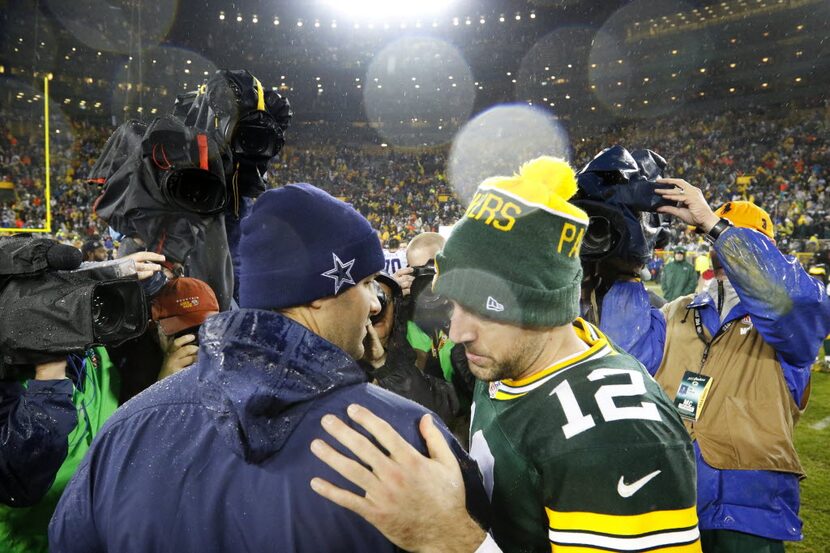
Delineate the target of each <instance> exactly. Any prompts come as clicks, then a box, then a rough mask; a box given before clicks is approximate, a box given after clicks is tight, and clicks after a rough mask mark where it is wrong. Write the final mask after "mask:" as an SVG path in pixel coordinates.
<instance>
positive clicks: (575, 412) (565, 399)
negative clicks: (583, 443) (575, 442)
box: [550, 380, 597, 439]
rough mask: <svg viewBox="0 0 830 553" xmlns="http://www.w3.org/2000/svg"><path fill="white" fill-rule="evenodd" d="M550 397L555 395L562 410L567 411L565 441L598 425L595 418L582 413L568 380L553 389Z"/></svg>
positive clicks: (563, 429) (564, 430)
mask: <svg viewBox="0 0 830 553" xmlns="http://www.w3.org/2000/svg"><path fill="white" fill-rule="evenodd" d="M550 395H555V396H556V397H557V398H559V403H560V404H561V405H562V410H563V411H565V418H566V419H568V422H567V424H565V425H564V426H563V427H562V432H564V433H565V439H570V438H572V437H573V436H576V435H577V434H579V433H581V432H585V431H586V430H588V429H590V428H593V427H595V426H596V425H597V423H595V422H594V417H592V416H591V415H585V414H583V413H582V409H580V408H579V403H577V401H576V396H575V395H574V391H573V390H572V389H571V385H570V384H568V381H567V380H563V381H562V382H561V383H560V384H559V386H557V387H556V388H554V389H553V391H552V392H551V393H550Z"/></svg>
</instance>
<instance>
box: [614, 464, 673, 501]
mask: <svg viewBox="0 0 830 553" xmlns="http://www.w3.org/2000/svg"><path fill="white" fill-rule="evenodd" d="M661 472H662V471H660V470H655V471H654V472H652V473H651V474H646V475H645V476H643V477H642V478H640V479H639V480H637V481H636V482H632V483H631V484H626V483H625V480H624V479H625V477H624V476H620V481H619V482H618V483H617V493H618V494H620V497H631V496H632V495H634V494H635V493H637V492H638V491H639V490H640V488H642V487H643V486H645V485H646V484H648V483H649V482H650V481H651V480H652V479H653V478H654V477H655V476H657V475H658V474H660V473H661Z"/></svg>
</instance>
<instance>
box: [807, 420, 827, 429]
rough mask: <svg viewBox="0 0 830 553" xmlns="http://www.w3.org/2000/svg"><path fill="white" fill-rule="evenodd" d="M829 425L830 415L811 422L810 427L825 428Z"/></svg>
mask: <svg viewBox="0 0 830 553" xmlns="http://www.w3.org/2000/svg"><path fill="white" fill-rule="evenodd" d="M828 426H830V417H824V418H823V419H821V420H820V421H818V422H814V423H813V424H811V425H810V428H812V429H813V430H824V429H825V428H827V427H828Z"/></svg>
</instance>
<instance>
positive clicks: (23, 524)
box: [0, 236, 164, 552]
mask: <svg viewBox="0 0 830 553" xmlns="http://www.w3.org/2000/svg"><path fill="white" fill-rule="evenodd" d="M44 258H45V259H44ZM163 260H164V257H163V256H161V255H158V254H154V253H149V252H142V253H138V254H135V255H133V256H130V257H129V258H128V259H127V260H126V261H122V262H121V264H120V267H129V268H130V270H134V274H135V275H136V276H134V277H131V279H135V278H136V277H137V278H139V279H146V278H149V277H150V276H151V275H153V274H154V273H155V272H157V271H159V270H160V269H161V266H160V265H159V264H158V263H159V262H161V261H163ZM80 261H81V255H80V252H78V250H76V249H75V248H72V247H70V246H63V245H60V244H57V243H56V242H53V241H51V240H47V239H32V238H29V237H27V236H23V237H13V238H8V239H0V274H2V275H3V283H2V289H0V298H2V299H3V306H4V315H5V316H6V318H5V320H4V321H3V325H4V327H5V328H4V329H3V331H2V332H1V333H0V334H2V336H3V338H2V348H0V349H2V351H0V353H2V379H0V445H2V448H0V502H2V503H3V505H1V506H0V543H3V544H4V547H5V549H4V551H11V552H16V551H21V552H23V551H25V552H37V551H44V552H45V551H47V537H46V530H47V527H48V523H49V519H50V518H51V516H52V512H53V511H54V508H55V505H56V504H57V501H58V499H59V498H60V495H61V493H62V492H63V489H64V487H65V486H66V483H67V482H68V481H69V479H70V478H71V476H72V475H73V474H74V472H75V470H76V468H77V466H78V465H79V464H80V461H81V459H82V458H83V456H84V455H85V453H86V451H87V449H88V448H89V445H90V443H91V442H92V440H93V438H94V437H95V435H96V434H97V432H98V430H99V429H100V428H101V426H102V425H103V424H104V422H105V421H106V420H107V418H109V416H110V415H111V414H112V413H113V412H114V411H115V409H116V408H117V407H118V399H117V398H118V380H119V378H118V376H117V375H116V374H115V373H114V371H113V366H112V363H111V361H110V359H109V355H108V353H107V350H106V348H105V347H103V346H101V345H92V346H90V345H88V344H89V343H90V342H91V343H92V344H96V343H97V344H101V343H104V341H105V340H99V339H97V337H89V338H88V339H85V340H83V341H84V343H85V345H80V342H77V341H78V340H80V338H78V336H79V334H78V332H80V331H78V330H77V329H78V328H84V327H85V325H86V324H87V321H83V320H63V319H61V317H62V316H64V315H66V314H67V313H68V314H77V316H78V317H83V314H86V315H87V316H90V317H92V318H94V319H95V321H93V325H97V324H100V325H110V327H112V328H114V326H113V325H115V324H117V321H119V320H120V321H122V322H124V321H126V322H128V323H138V324H139V326H140V327H141V328H143V327H144V326H145V325H146V316H147V313H146V303H145V302H144V300H143V297H142V298H140V301H138V302H137V303H129V302H125V303H122V304H121V305H122V307H126V308H133V307H135V306H136V305H137V306H138V309H139V311H140V313H130V314H121V313H116V312H113V311H111V310H108V307H107V306H106V305H102V304H100V303H96V302H99V301H110V300H111V303H118V301H117V300H119V299H124V298H127V299H129V298H130V297H129V296H123V295H122V296H118V295H117V292H118V290H119V288H118V287H117V286H112V283H113V282H124V283H125V284H126V285H128V286H127V287H126V288H125V287H124V285H122V287H121V288H120V290H121V291H122V292H123V291H124V290H127V291H128V292H129V293H131V294H141V290H140V288H139V287H138V286H137V285H135V284H134V283H133V282H132V280H131V279H127V280H126V281H120V280H118V279H116V281H113V280H102V278H101V277H91V276H83V275H86V274H91V273H90V272H89V271H106V270H108V269H107V268H101V269H99V268H98V267H99V266H100V265H101V264H85V265H83V266H81V269H80V271H81V272H80V273H79V272H77V271H75V272H70V273H61V272H59V271H57V270H61V271H71V270H73V269H76V268H77V267H78V265H79V264H80ZM103 265H107V264H103ZM85 271H87V272H85ZM61 275H64V276H61ZM37 282H42V283H44V284H43V286H42V287H41V288H39V289H34V288H30V289H28V290H35V292H33V294H36V295H37V297H35V296H33V295H28V296H27V286H30V285H32V284H31V283H37ZM87 282H88V283H89V284H85V283H87ZM96 282H98V283H100V286H99V285H98V284H96ZM129 285H132V286H129ZM85 287H86V288H85ZM85 289H86V290H93V292H91V293H90V294H89V295H87V296H84V293H83V291H84V290H85ZM52 290H58V291H57V292H56V293H55V294H53V295H51V296H50V294H49V292H50V291H52ZM79 290H80V292H79ZM76 292H78V293H77V294H75V293H76ZM73 294H75V295H73ZM96 294H99V295H96ZM3 296H6V297H5V298H4V297H3ZM33 297H34V299H32V298H33ZM44 297H47V298H48V297H51V298H57V300H56V301H57V302H58V303H63V304H67V303H70V304H72V302H73V298H78V297H87V298H88V299H87V300H86V301H91V303H92V305H91V306H90V305H87V310H86V311H84V309H83V305H82V304H83V300H78V301H76V302H75V303H74V304H72V306H71V309H70V310H69V311H68V312H64V311H61V306H60V305H52V306H51V307H52V310H51V311H50V310H48V309H42V310H32V309H31V307H32V306H33V305H35V306H38V305H39V306H40V307H41V308H43V307H48V306H49V305H50V304H49V303H48V301H47V300H41V299H38V298H44ZM27 301H28V303H26V302H27ZM38 301H42V302H41V303H39V304H38V303H37V302H38ZM24 304H25V305H26V307H25V309H26V310H28V311H32V312H30V313H26V312H21V311H19V310H18V307H17V305H24ZM18 314H20V317H19V318H18V317H16V316H17V315H18ZM30 321H34V322H35V324H39V325H40V326H41V328H42V334H41V335H36V336H29V334H31V332H30V331H29V329H28V326H30ZM15 327H19V328H21V329H22V332H25V334H26V336H18V335H16V334H15ZM67 327H76V328H75V329H72V328H67ZM93 328H96V329H98V328H99V327H98V326H94V327H93ZM101 328H103V326H102V327H101ZM137 330H138V327H136V328H135V329H133V330H130V331H129V332H132V334H134V333H135V332H137ZM125 332H126V331H125ZM123 335H124V336H127V335H128V334H123ZM130 335H131V334H130ZM61 340H63V341H61ZM73 340H74V341H75V342H77V343H75V342H73ZM16 342H19V343H20V344H21V348H20V349H19V350H16V349H14V347H13V346H14V345H15V343H16ZM32 343H35V344H40V345H42V347H43V348H44V349H43V350H42V351H34V350H31V349H28V348H24V347H23V344H25V345H27V346H28V345H30V344H32ZM56 351H64V352H66V353H63V354H58V353H55V352H56ZM67 353H68V355H67ZM27 359H37V362H31V363H26V360H27Z"/></svg>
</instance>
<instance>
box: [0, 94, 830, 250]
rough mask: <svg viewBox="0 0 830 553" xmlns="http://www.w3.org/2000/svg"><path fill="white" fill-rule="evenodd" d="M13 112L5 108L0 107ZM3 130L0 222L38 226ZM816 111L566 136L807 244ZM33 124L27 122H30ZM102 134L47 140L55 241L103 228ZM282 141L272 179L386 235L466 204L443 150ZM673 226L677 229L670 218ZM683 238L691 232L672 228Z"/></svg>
mask: <svg viewBox="0 0 830 553" xmlns="http://www.w3.org/2000/svg"><path fill="white" fill-rule="evenodd" d="M0 115H9V114H0ZM0 121H2V123H0V124H2V125H3V128H2V130H1V131H0V162H1V163H0V181H8V182H12V183H14V185H15V193H16V195H17V198H16V200H13V199H11V197H7V198H6V199H5V200H3V201H2V203H0V224H1V225H2V226H3V227H12V228H14V227H17V228H23V227H26V228H33V227H34V228H40V227H42V226H43V224H44V221H45V206H44V205H43V197H44V194H43V186H44V166H43V162H42V159H43V145H42V139H41V137H40V136H34V135H32V133H31V130H30V129H31V127H26V126H25V125H24V124H23V121H21V120H17V121H15V119H14V118H13V117H3V118H2V119H0ZM827 127H828V114H827V113H826V112H825V111H823V110H809V111H800V112H792V113H790V112H788V113H787V114H786V115H785V116H776V115H775V114H774V113H773V114H770V113H761V112H759V113H755V114H751V115H745V114H741V116H740V117H738V116H736V114H733V113H724V114H720V115H716V116H713V117H712V116H705V117H675V118H668V119H665V120H658V121H649V123H648V124H647V125H643V124H639V123H636V122H635V123H629V124H624V125H619V126H615V127H612V128H606V129H602V130H601V131H599V132H592V133H590V134H587V136H584V137H581V136H580V135H581V134H582V133H581V132H580V129H571V133H572V137H573V138H574V140H573V144H574V152H573V154H572V161H573V165H574V166H575V167H576V168H577V169H578V168H580V167H582V166H583V165H584V164H585V163H587V162H588V161H590V159H591V157H592V156H593V155H594V154H596V152H598V151H600V150H601V149H602V148H603V147H606V146H608V145H609V144H614V143H619V144H622V145H623V146H626V147H630V148H637V147H647V148H651V149H653V150H655V151H657V152H658V153H660V154H661V155H663V156H664V157H666V158H667V160H668V162H669V170H668V172H667V173H668V174H670V175H672V176H677V177H679V178H684V179H686V180H688V181H690V182H697V183H700V186H701V188H702V189H703V190H704V194H705V195H706V198H707V200H708V201H709V202H710V203H712V204H713V205H720V204H722V203H723V202H725V201H727V200H729V199H738V198H744V199H749V200H753V201H755V202H756V203H758V204H760V205H764V206H767V207H768V209H769V212H770V215H771V217H772V219H773V222H774V223H775V225H776V230H777V232H778V233H779V236H780V239H779V246H780V247H781V248H782V249H784V250H785V251H808V250H810V249H812V248H813V246H811V244H810V239H811V238H812V239H813V241H815V240H824V239H830V194H829V193H828V192H827V181H828V179H829V178H830V143H828V139H827V136H828V135H827ZM27 128H28V129H29V130H26V129H27ZM108 136H109V131H108V130H107V129H105V128H102V127H99V126H94V125H91V124H86V123H79V122H73V123H72V130H71V134H70V136H66V135H64V136H63V137H58V138H57V139H56V140H53V143H52V160H53V161H52V164H53V165H52V220H53V229H54V230H55V233H56V236H58V237H59V239H62V240H65V241H69V242H71V241H74V242H75V243H76V244H77V243H78V241H83V240H84V239H85V238H87V237H89V236H92V235H95V234H105V231H106V225H104V224H103V222H101V221H100V220H98V219H97V218H96V217H95V215H94V214H93V213H92V209H91V206H92V203H93V202H94V200H95V198H96V197H97V195H98V193H99V191H98V190H97V188H96V187H95V186H93V185H89V184H87V183H86V181H85V180H84V179H85V177H86V175H87V174H88V172H89V170H90V168H91V167H92V165H93V164H94V162H95V159H96V152H99V151H100V149H101V147H102V146H103V144H104V142H105V141H106V139H107V138H108ZM288 140H289V143H288V146H287V147H286V148H285V149H284V150H283V152H282V153H281V155H280V157H279V158H278V159H276V160H274V161H273V162H272V163H271V165H270V168H269V177H268V181H269V183H270V186H279V185H282V184H286V183H291V182H302V181H306V182H312V183H315V184H317V185H319V186H320V187H321V188H323V189H325V190H327V191H328V192H330V193H332V194H333V195H334V196H336V197H340V198H343V199H345V200H346V201H348V202H350V203H352V204H353V205H354V206H355V207H356V208H357V209H358V210H359V211H360V212H361V213H362V214H363V215H364V216H366V217H368V218H369V220H370V221H371V222H372V224H373V225H375V227H376V228H377V229H378V230H379V231H381V234H382V237H383V238H384V240H386V239H388V238H391V237H396V238H398V239H400V240H404V241H407V240H409V239H411V238H412V237H413V236H415V235H417V234H419V233H421V232H425V231H437V230H438V228H439V226H441V225H448V224H452V223H453V222H454V221H456V220H457V219H458V217H459V216H460V214H461V213H462V206H461V205H460V202H459V200H458V199H457V196H456V195H455V194H454V193H453V189H452V187H451V186H450V184H449V182H448V180H447V174H446V162H447V152H446V150H445V149H435V150H433V151H430V152H428V153H423V152H411V151H396V150H394V149H390V148H378V147H377V146H366V147H359V146H339V147H334V146H325V147H317V148H300V147H292V146H291V140H290V133H289V139H288ZM678 228H680V227H678ZM679 234H680V236H678V238H677V240H678V243H679V244H681V245H690V244H688V242H690V241H692V240H693V238H692V237H690V236H689V235H682V233H679Z"/></svg>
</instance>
